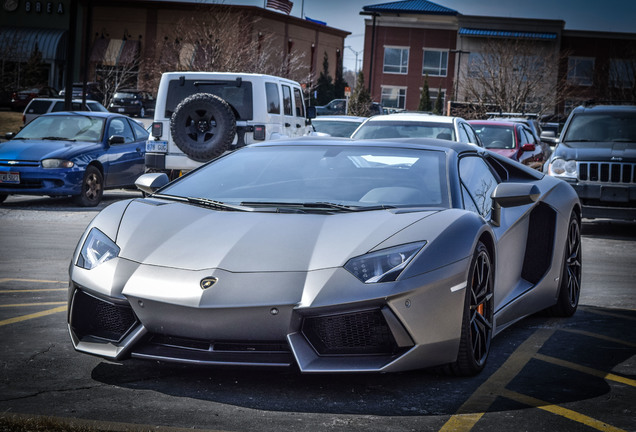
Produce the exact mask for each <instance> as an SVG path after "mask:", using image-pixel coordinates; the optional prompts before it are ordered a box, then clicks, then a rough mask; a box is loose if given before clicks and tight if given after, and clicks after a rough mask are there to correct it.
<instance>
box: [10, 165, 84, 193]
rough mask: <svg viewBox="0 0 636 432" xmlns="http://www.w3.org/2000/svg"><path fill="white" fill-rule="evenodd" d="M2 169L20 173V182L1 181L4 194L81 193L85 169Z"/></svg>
mask: <svg viewBox="0 0 636 432" xmlns="http://www.w3.org/2000/svg"><path fill="white" fill-rule="evenodd" d="M0 170H2V171H3V172H18V173H19V174H20V183H0V193H2V194H9V195H11V194H20V195H50V196H64V195H79V194H80V193H81V191H82V180H83V178H84V170H83V169H79V168H72V169H46V168H40V167H19V168H4V167H2V168H0Z"/></svg>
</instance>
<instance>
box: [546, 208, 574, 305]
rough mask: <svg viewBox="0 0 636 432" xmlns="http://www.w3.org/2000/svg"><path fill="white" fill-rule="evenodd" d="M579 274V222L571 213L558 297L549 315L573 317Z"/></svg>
mask: <svg viewBox="0 0 636 432" xmlns="http://www.w3.org/2000/svg"><path fill="white" fill-rule="evenodd" d="M581 274H582V260H581V221H580V220H579V217H578V216H577V215H576V214H575V213H572V215H571V216H570V222H569V224H568V232H567V238H566V240H565V250H564V254H563V269H562V271H561V283H560V285H559V297H558V299H557V303H556V304H555V305H554V306H553V307H552V308H550V309H549V312H550V313H551V315H553V316H561V317H569V316H572V315H574V312H576V309H577V307H578V306H579V297H580V295H581Z"/></svg>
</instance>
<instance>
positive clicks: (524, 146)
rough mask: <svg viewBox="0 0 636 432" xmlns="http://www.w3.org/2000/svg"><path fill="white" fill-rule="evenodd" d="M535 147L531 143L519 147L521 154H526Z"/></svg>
mask: <svg viewBox="0 0 636 432" xmlns="http://www.w3.org/2000/svg"><path fill="white" fill-rule="evenodd" d="M534 149H535V146H534V144H533V143H527V144H524V145H522V146H521V151H522V152H527V151H530V152H531V151H534Z"/></svg>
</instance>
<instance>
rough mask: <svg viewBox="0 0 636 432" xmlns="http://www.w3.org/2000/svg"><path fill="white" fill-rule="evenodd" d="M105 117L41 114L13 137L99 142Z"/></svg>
mask: <svg viewBox="0 0 636 432" xmlns="http://www.w3.org/2000/svg"><path fill="white" fill-rule="evenodd" d="M103 129H104V119H103V118H94V117H90V116H87V115H77V114H69V115H55V116H40V117H37V118H36V119H34V120H33V121H32V122H31V123H29V124H28V125H26V126H25V127H24V128H23V129H22V130H21V131H20V132H18V133H17V134H16V136H15V137H14V138H13V139H25V140H26V139H37V140H51V141H61V140H67V141H82V142H98V141H100V140H101V136H102V130H103Z"/></svg>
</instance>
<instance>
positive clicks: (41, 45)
mask: <svg viewBox="0 0 636 432" xmlns="http://www.w3.org/2000/svg"><path fill="white" fill-rule="evenodd" d="M66 38H67V36H66V30H60V29H43V28H27V27H21V28H17V27H3V28H0V53H1V55H2V57H3V58H4V60H9V61H17V62H27V61H28V60H29V58H30V57H31V56H32V55H33V52H34V51H35V48H36V47H37V49H38V50H39V51H40V53H42V60H43V61H44V62H47V63H48V62H55V61H57V62H62V61H65V60H66V44H67V39H66Z"/></svg>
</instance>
